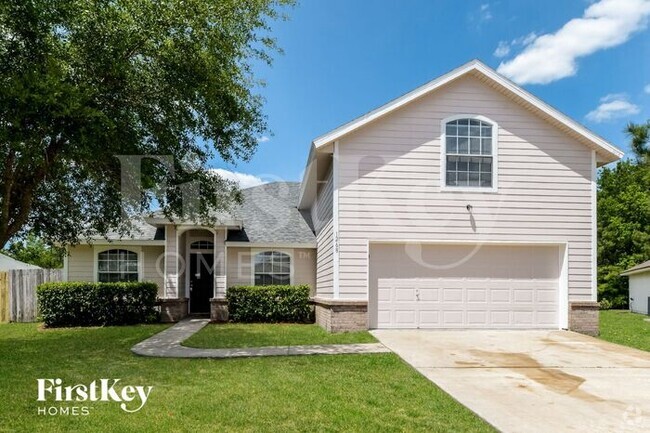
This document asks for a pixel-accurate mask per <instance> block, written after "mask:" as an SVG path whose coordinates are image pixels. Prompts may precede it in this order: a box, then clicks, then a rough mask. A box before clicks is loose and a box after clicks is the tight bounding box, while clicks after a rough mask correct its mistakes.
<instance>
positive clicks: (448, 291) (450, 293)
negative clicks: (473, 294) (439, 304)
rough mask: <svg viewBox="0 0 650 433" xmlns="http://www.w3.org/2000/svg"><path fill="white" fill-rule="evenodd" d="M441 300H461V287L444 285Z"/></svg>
mask: <svg viewBox="0 0 650 433" xmlns="http://www.w3.org/2000/svg"><path fill="white" fill-rule="evenodd" d="M442 300H443V302H463V289H462V288H460V287H458V288H449V287H445V288H443V289H442Z"/></svg>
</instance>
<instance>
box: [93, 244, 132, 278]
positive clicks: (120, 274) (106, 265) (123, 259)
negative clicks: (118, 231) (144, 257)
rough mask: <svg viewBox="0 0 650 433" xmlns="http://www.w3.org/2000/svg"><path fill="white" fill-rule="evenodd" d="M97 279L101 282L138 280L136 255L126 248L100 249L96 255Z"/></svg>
mask: <svg viewBox="0 0 650 433" xmlns="http://www.w3.org/2000/svg"><path fill="white" fill-rule="evenodd" d="M97 280H98V281H99V282H101V283H114V282H120V281H138V255H137V254H136V253H134V252H133V251H127V250H108V251H102V252H101V253H99V255H98V257H97Z"/></svg>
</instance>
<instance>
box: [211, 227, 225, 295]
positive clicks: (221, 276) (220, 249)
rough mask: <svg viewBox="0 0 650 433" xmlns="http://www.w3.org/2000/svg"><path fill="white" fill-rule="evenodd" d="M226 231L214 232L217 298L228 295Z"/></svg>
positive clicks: (215, 289) (215, 290) (215, 292)
mask: <svg viewBox="0 0 650 433" xmlns="http://www.w3.org/2000/svg"><path fill="white" fill-rule="evenodd" d="M225 237H226V231H225V230H218V231H216V232H215V234H214V295H213V297H214V298H215V299H223V298H225V297H226V287H227V282H226V238H225Z"/></svg>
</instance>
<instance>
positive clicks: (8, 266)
mask: <svg viewBox="0 0 650 433" xmlns="http://www.w3.org/2000/svg"><path fill="white" fill-rule="evenodd" d="M14 269H41V268H40V267H38V266H36V265H30V264H29V263H25V262H21V261H20V260H16V259H14V258H12V257H9V256H7V255H4V254H0V272H6V271H12V270H14Z"/></svg>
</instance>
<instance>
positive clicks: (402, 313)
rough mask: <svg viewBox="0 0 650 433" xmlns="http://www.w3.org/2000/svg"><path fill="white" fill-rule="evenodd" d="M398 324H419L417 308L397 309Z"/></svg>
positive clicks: (396, 319) (396, 320)
mask: <svg viewBox="0 0 650 433" xmlns="http://www.w3.org/2000/svg"><path fill="white" fill-rule="evenodd" d="M394 314H395V324H396V325H398V326H399V325H414V324H417V320H415V319H416V314H417V312H416V311H415V310H395V313H394Z"/></svg>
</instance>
